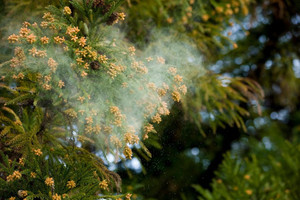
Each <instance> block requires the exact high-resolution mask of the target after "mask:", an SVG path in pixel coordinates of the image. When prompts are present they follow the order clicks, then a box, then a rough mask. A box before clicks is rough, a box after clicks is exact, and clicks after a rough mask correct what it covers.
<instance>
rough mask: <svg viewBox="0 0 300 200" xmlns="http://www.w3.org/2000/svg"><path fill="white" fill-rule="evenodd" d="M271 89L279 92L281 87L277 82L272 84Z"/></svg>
mask: <svg viewBox="0 0 300 200" xmlns="http://www.w3.org/2000/svg"><path fill="white" fill-rule="evenodd" d="M272 90H273V92H274V93H276V94H280V93H281V88H280V87H279V86H278V85H277V84H272Z"/></svg>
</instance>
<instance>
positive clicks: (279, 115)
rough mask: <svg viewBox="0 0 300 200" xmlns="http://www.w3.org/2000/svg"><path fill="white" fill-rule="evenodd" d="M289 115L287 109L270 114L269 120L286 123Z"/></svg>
mask: <svg viewBox="0 0 300 200" xmlns="http://www.w3.org/2000/svg"><path fill="white" fill-rule="evenodd" d="M288 115H289V111H288V109H282V110H280V111H278V112H272V113H271V114H270V117H271V119H273V120H280V121H286V120H287V118H288Z"/></svg>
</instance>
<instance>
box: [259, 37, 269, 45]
mask: <svg viewBox="0 0 300 200" xmlns="http://www.w3.org/2000/svg"><path fill="white" fill-rule="evenodd" d="M258 41H259V42H260V43H262V44H263V43H265V42H266V41H267V37H266V36H265V35H261V36H259V38H258Z"/></svg>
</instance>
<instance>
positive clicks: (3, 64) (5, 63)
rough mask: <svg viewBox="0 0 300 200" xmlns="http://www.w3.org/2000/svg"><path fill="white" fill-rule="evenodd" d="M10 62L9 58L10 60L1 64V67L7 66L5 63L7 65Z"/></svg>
mask: <svg viewBox="0 0 300 200" xmlns="http://www.w3.org/2000/svg"><path fill="white" fill-rule="evenodd" d="M9 63H11V61H10V60H8V61H6V62H4V63H1V64H0V67H3V66H5V65H7V64H9Z"/></svg>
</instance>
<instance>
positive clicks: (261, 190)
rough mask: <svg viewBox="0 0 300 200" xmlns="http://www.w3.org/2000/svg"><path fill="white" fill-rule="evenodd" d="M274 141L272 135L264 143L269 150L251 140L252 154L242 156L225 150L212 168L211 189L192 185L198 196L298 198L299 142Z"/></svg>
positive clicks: (218, 197)
mask: <svg viewBox="0 0 300 200" xmlns="http://www.w3.org/2000/svg"><path fill="white" fill-rule="evenodd" d="M274 139H276V140H274ZM277 141H278V138H273V140H271V141H270V143H269V144H267V145H272V148H271V149H269V150H268V149H266V147H265V146H264V145H263V144H262V143H258V144H257V142H256V141H253V142H255V143H256V144H255V143H254V144H253V147H254V148H253V151H255V154H254V152H253V153H252V154H250V156H249V157H246V158H240V157H239V156H238V155H236V154H235V153H234V152H233V153H227V154H226V155H225V158H224V161H223V163H222V164H221V166H220V168H219V170H218V171H216V178H215V179H214V180H213V182H212V185H211V186H212V191H209V190H206V189H203V188H202V187H201V186H199V185H194V186H193V187H194V188H195V189H196V190H197V191H198V192H199V193H200V195H201V196H200V197H199V199H202V200H204V199H207V200H209V199H211V200H215V199H228V200H229V199H261V200H264V199H299V192H298V189H297V187H296V185H299V180H300V174H299V164H300V163H299V153H300V145H299V143H298V142H297V140H296V141H293V142H289V141H282V142H279V143H278V142H277ZM273 142H274V143H273Z"/></svg>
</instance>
